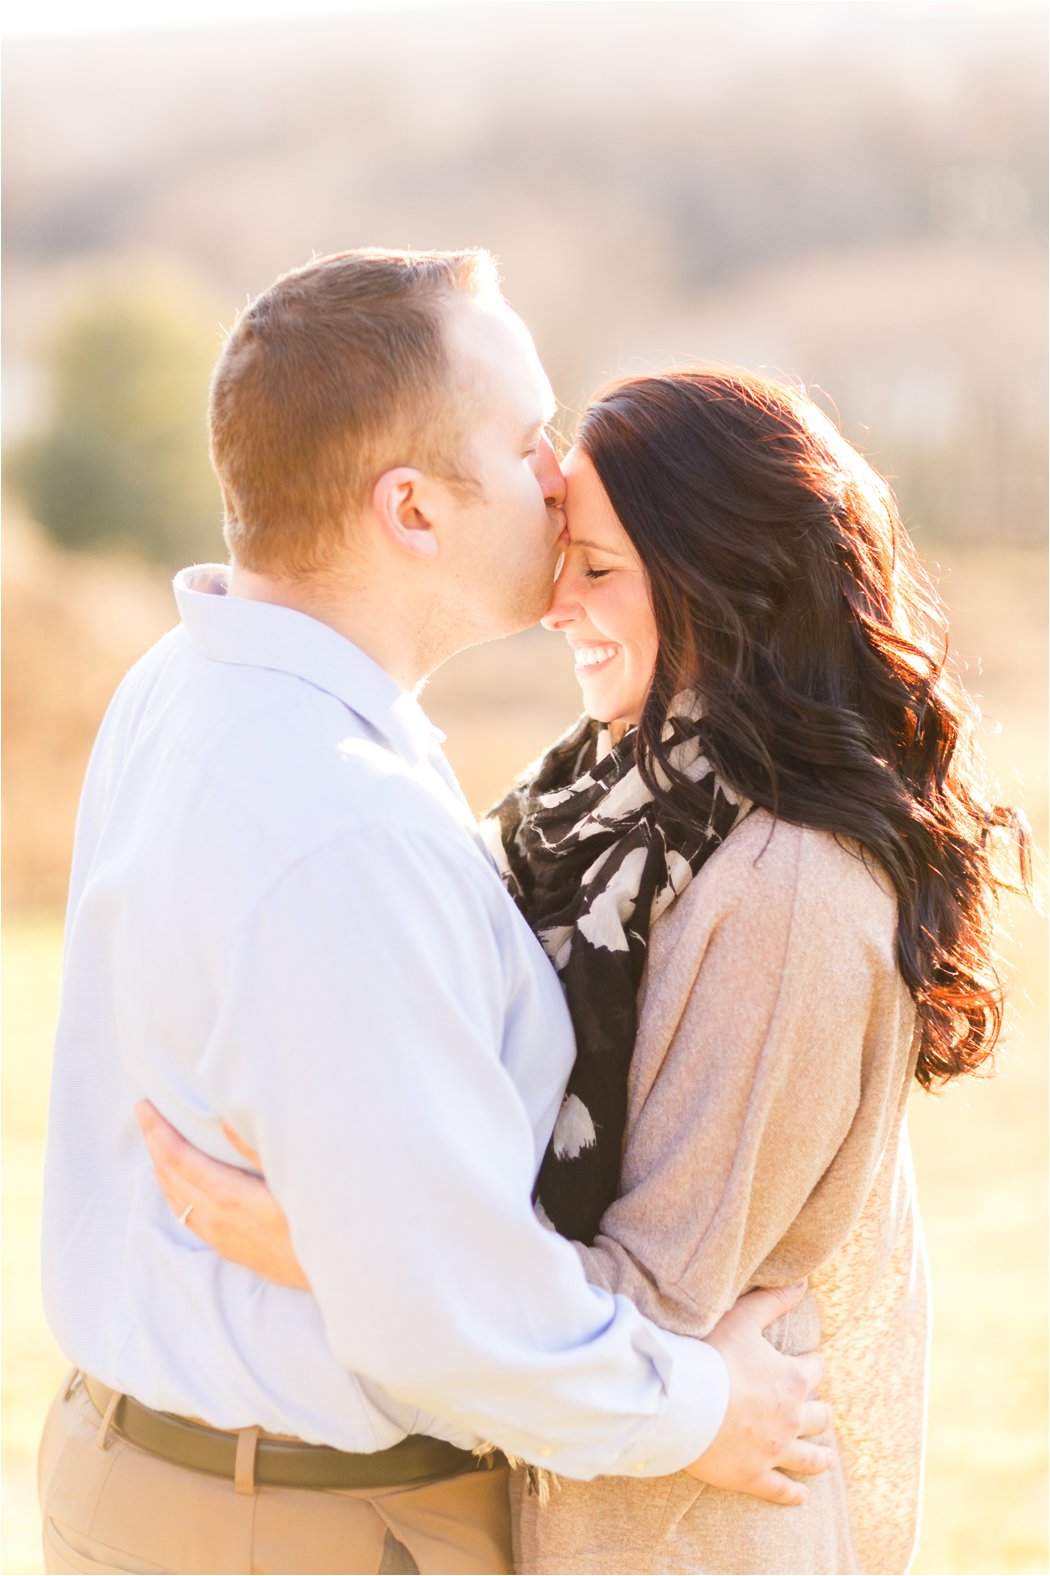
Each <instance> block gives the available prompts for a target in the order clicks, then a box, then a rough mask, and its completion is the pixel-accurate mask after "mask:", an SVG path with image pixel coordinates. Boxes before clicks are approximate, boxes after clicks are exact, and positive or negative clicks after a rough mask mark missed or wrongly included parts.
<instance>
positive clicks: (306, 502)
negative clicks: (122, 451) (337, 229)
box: [208, 248, 499, 577]
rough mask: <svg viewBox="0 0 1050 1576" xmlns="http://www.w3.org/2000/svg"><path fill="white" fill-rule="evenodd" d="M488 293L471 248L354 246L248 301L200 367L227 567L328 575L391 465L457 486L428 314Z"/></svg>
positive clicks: (461, 403) (442, 370)
mask: <svg viewBox="0 0 1050 1576" xmlns="http://www.w3.org/2000/svg"><path fill="white" fill-rule="evenodd" d="M498 290H499V275H498V272H497V268H496V264H495V262H494V260H493V259H492V257H491V256H490V255H489V254H488V253H487V252H485V251H481V250H469V251H461V252H408V251H380V250H376V249H372V248H369V249H363V250H357V251H351V252H340V253H336V254H333V255H332V256H329V257H320V258H317V259H315V260H314V261H313V262H310V263H307V264H306V265H305V266H304V267H302V268H297V269H293V270H292V271H291V272H290V273H287V274H283V275H282V276H281V277H280V278H279V279H277V280H276V281H275V283H274V284H272V285H271V286H270V288H269V289H268V290H266V291H265V292H264V293H263V294H262V295H261V296H259V297H258V299H257V300H255V301H253V302H252V304H251V306H249V307H248V308H247V309H246V310H245V311H244V312H243V313H242V314H241V315H240V317H239V318H238V320H237V323H236V325H235V326H234V328H233V329H232V331H231V333H230V335H229V337H228V339H227V341H226V345H225V348H224V349H223V352H222V355H221V356H220V358H219V362H218V365H217V366H216V368H215V372H214V374H213V377H212V384H211V399H210V405H209V413H208V414H209V428H210V435H211V459H212V464H213V466H214V468H215V473H216V475H217V477H218V479H219V486H220V488H221V490H222V498H223V507H224V510H225V537H226V544H227V546H228V548H229V550H230V552H231V554H232V556H233V558H234V559H235V560H236V562H237V563H239V564H241V565H243V566H244V568H246V569H250V570H254V571H256V572H257V573H263V574H280V575H282V576H293V577H297V576H303V575H307V574H310V573H313V572H315V571H318V570H323V569H326V568H328V567H330V566H331V564H332V562H333V560H334V559H335V557H336V556H337V554H338V553H339V551H340V549H342V548H344V547H345V546H346V545H347V543H348V542H349V541H350V540H351V529H352V525H353V522H354V519H355V518H356V517H357V515H358V513H359V511H360V510H361V508H362V506H363V505H364V503H365V502H366V500H367V498H368V496H369V493H370V491H371V488H372V486H373V485H374V483H375V481H376V479H377V478H378V477H379V476H380V475H382V473H383V471H384V470H388V469H390V468H391V467H392V466H395V465H414V466H418V467H419V468H420V469H425V470H430V471H434V472H437V473H438V474H440V475H442V476H444V477H445V478H446V479H448V480H450V481H453V482H464V481H467V480H468V478H466V477H464V476H463V475H461V471H462V465H461V458H460V452H459V451H460V449H461V447H462V443H463V433H462V431H461V430H460V429H461V426H462V424H463V421H464V419H465V414H466V413H465V409H464V407H465V404H466V401H465V391H464V389H463V386H462V384H461V383H460V381H459V379H458V377H457V373H456V369H455V367H454V366H452V364H451V362H450V360H449V356H448V351H447V348H446V334H445V324H444V320H443V306H444V304H445V303H447V301H448V299H449V297H450V296H452V295H453V294H454V293H457V292H459V293H465V294H474V295H480V294H484V293H487V292H489V291H492V292H498Z"/></svg>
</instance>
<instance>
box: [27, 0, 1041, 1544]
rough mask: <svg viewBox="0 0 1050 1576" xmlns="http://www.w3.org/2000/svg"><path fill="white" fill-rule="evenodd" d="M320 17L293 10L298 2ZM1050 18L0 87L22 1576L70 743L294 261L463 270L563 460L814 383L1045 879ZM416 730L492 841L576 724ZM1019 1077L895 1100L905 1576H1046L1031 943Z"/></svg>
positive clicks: (446, 31) (444, 21) (755, 15)
mask: <svg viewBox="0 0 1050 1576" xmlns="http://www.w3.org/2000/svg"><path fill="white" fill-rule="evenodd" d="M304 9H308V7H304ZM1046 56H1047V20H1046V13H1045V9H1044V7H1043V6H1042V5H1039V4H1014V3H1011V0H979V3H967V4H956V3H952V0H937V3H925V0H912V3H909V4H900V5H890V4H882V3H881V0H864V3H849V0H823V3H814V4H809V3H800V0H779V3H762V0H703V3H691V0H680V3H663V0H644V3H640V4H636V3H633V0H622V3H607V0H557V3H544V0H534V3H528V0H507V3H500V0H482V3H475V4H442V3H431V4H429V5H420V6H412V5H407V6H400V5H399V6H386V7H384V6H382V5H381V4H373V5H367V4H364V5H359V6H356V7H355V6H352V5H349V4H348V6H347V14H346V15H344V16H339V17H327V18H324V19H310V18H309V17H308V16H307V17H299V18H297V19H296V20H295V21H294V23H293V22H284V23H281V22H268V23H265V24H263V23H253V24H242V25H237V26H226V27H220V26H210V27H204V26H201V27H192V28H191V27H182V28H180V27H173V28H170V29H166V30H164V31H155V32H149V31H139V32H122V33H99V34H98V35H95V36H81V37H64V38H63V37H56V38H47V39H44V38H39V39H31V38H24V39H22V38H20V39H11V40H10V41H9V42H8V43H7V46H6V50H5V64H4V83H3V86H4V112H3V113H4V127H3V129H4V132H5V138H4V215H3V217H4V221H5V226H6V229H5V241H6V245H5V256H4V285H5V290H6V305H7V312H6V319H5V329H6V332H5V341H4V357H5V361H4V395H5V403H4V411H5V418H6V419H5V462H6V463H5V475H6V484H5V528H4V591H3V596H4V607H3V615H4V619H3V648H4V649H3V655H4V669H3V717H4V752H5V753H4V822H3V859H4V872H5V883H4V914H5V926H4V950H5V960H6V985H7V990H6V993H5V1012H4V1017H5V1042H6V1043H5V1060H4V1097H5V1098H4V1130H5V1146H4V1185H5V1205H4V1245H3V1252H4V1271H5V1274H4V1360H5V1361H4V1368H5V1377H4V1405H5V1460H6V1472H7V1485H8V1493H7V1494H6V1495H5V1498H4V1512H3V1514H4V1568H5V1569H7V1570H14V1571H32V1570H38V1569H40V1565H39V1547H38V1541H39V1540H38V1535H37V1526H36V1510H35V1494H34V1489H33V1481H32V1480H33V1452H34V1449H35V1442H36V1437H37V1435H38V1433H39V1428H40V1424H41V1421H42V1415H43V1411H44V1409H45V1408H46V1405H47V1402H48V1400H49V1396H50V1392H51V1390H52V1389H53V1388H54V1385H55V1384H56V1383H57V1381H58V1378H59V1376H60V1374H61V1371H62V1360H61V1358H60V1356H59V1354H58V1353H57V1352H56V1351H55V1349H54V1346H53V1344H52V1342H51V1339H50V1336H49V1335H48V1333H47V1330H46V1327H45V1326H44V1324H43V1321H42V1317H41V1313H40V1304H39V1294H38V1291H37V1284H36V1283H37V1259H36V1236H37V1230H38V1220H39V1169H40V1146H41V1141H42V1132H43V1122H44V1106H45V1102H46V1090H47V1079H48V1062H49V1055H50V1037H51V1032H52V1027H53V1018H54V1008H55V999H56V992H57V983H58V972H59V950H60V942H61V918H62V905H63V901H64V895H65V884H66V879H67V875H68V861H69V853H70V848H71V841H72V828H73V821H74V816H75V807H76V798H77V794H78V791H79V786H80V779H81V776H82V772H83V768H84V764H85V761H86V757H87V752H88V749H89V747H90V742H91V738H92V736H93V734H94V731H95V729H96V727H97V725H98V721H99V719H100V717H101V714H102V711H103V709H104V707H105V704H106V702H107V700H108V698H109V694H110V693H111V691H112V688H113V686H114V685H115V683H116V682H117V680H118V679H119V677H120V675H121V673H122V672H123V670H124V669H125V668H126V666H128V665H129V664H130V662H132V661H133V660H134V659H135V658H136V657H137V656H138V655H139V653H140V652H141V651H142V650H144V649H145V647H146V646H147V645H148V644H149V643H150V642H151V641H152V640H153V639H154V638H155V637H156V636H157V635H158V634H159V633H161V632H162V631H163V630H164V629H165V628H166V627H167V626H168V625H169V624H170V623H171V622H172V619H173V605H172V603H171V599H170V592H169V590H168V587H167V580H168V579H169V578H170V573H171V571H172V570H173V569H174V568H177V567H178V566H179V565H180V564H181V563H183V562H188V561H191V560H192V559H195V558H209V557H221V556H223V548H222V542H221V535H220V515H219V506H218V494H217V489H216V487H215V484H214V482H213V480H212V478H211V474H210V471H209V470H208V466H207V459H206V439H205V431H204V406H205V400H206V390H207V376H208V370H209V368H210V365H211V364H212V362H213V361H214V359H215V357H216V355H217V353H218V350H219V347H220V344H221V335H222V325H223V324H226V325H228V324H230V322H231V321H232V319H233V317H234V316H235V314H236V312H237V310H238V308H239V307H240V306H241V305H242V304H244V303H245V302H246V301H247V300H248V299H249V298H250V297H251V296H253V295H255V294H256V293H257V292H258V291H260V290H261V289H263V288H265V286H266V285H268V284H269V283H270V281H271V280H272V279H273V277H274V276H275V275H276V274H277V273H279V272H281V271H283V270H284V269H285V268H287V267H290V266H292V265H294V264H296V263H299V262H302V261H304V260H306V259H307V258H308V257H309V256H310V255H311V254H312V253H314V252H318V253H321V252H326V251H333V250H340V249H343V248H345V247H348V246H356V245H391V246H401V245H404V246H420V247H456V246H463V245H484V246H487V247H489V248H490V249H492V250H493V251H495V252H496V253H497V255H498V256H499V257H500V259H501V261H502V265H503V271H504V277H505V283H506V291H507V295H508V297H509V299H510V300H511V302H512V304H513V305H514V306H515V307H516V308H517V309H518V310H519V311H520V312H521V313H522V315H523V316H524V317H525V318H526V320H527V321H528V323H529V324H530V326H531V327H532V329H533V331H534V333H535V336H536V340H537V343H538V345H539V348H540V352H541V355H542V357H543V359H544V362H545V364H546V366H547V368H548V371H549V372H550V374H551V377H552V380H553V382H554V385H555V388H556V390H557V391H558V393H559V395H560V397H561V399H562V400H563V402H564V411H563V413H562V416H561V418H560V420H561V425H562V427H563V430H564V432H565V434H566V435H567V434H569V433H570V432H571V429H572V424H573V419H574V413H575V412H577V411H578V410H579V408H580V407H581V405H582V403H583V401H584V400H585V399H586V396H587V393H588V391H589V390H590V389H591V388H592V387H593V386H594V385H595V384H597V383H598V382H600V381H601V380H602V379H603V378H604V377H606V376H608V375H610V374H614V373H617V372H622V371H629V370H636V369H642V368H650V367H658V366H662V365H665V364H667V363H669V362H672V361H679V362H681V361H685V360H689V359H694V358H702V359H705V360H710V359H716V360H722V361H728V362H732V363H737V364H742V365H745V366H749V367H754V368H764V369H766V370H768V371H772V372H779V373H783V374H785V375H789V376H792V377H795V378H799V379H801V380H802V381H804V383H805V384H806V385H807V386H808V387H809V388H811V389H813V390H817V391H821V392H820V397H821V399H822V400H823V402H824V403H825V404H826V405H828V406H829V407H830V408H831V409H833V410H834V411H836V412H837V414H838V418H839V420H840V422H841V424H842V426H843V428H844V430H845V431H846V433H847V435H848V436H849V437H850V438H851V439H852V440H853V441H854V442H856V443H857V444H858V445H859V446H860V447H861V448H862V449H863V450H864V451H865V452H866V453H867V454H868V455H869V456H870V457H871V458H872V459H873V460H874V462H875V464H876V465H877V466H878V467H879V468H880V469H881V470H883V471H884V472H885V473H886V474H888V475H890V476H891V477H892V478H893V481H894V485H895V487H896V490H897V493H898V496H899V498H900V501H901V504H902V508H903V512H904V515H905V518H906V520H907V521H908V523H909V525H910V527H911V529H912V530H913V533H914V535H915V537H916V540H917V542H918V544H919V547H920V549H921V551H922V552H923V553H924V555H925V557H926V558H927V561H928V562H930V563H931V564H932V565H933V566H934V569H935V573H936V575H937V577H938V579H939V581H940V583H941V587H942V590H943V593H944V595H945V598H946V600H947V602H948V604H949V607H950V608H951V610H952V614H953V620H954V630H955V642H956V654H957V658H958V660H959V662H960V663H961V664H962V665H963V667H964V668H965V670H966V674H967V678H968V681H969V683H970V684H971V687H972V688H974V689H975V690H976V692H977V693H978V694H979V696H980V698H981V701H982V705H983V708H984V711H985V714H986V719H987V730H986V731H987V747H988V752H989V757H990V760H991V764H992V768H993V770H994V772H995V773H996V774H997V775H998V777H999V779H1000V782H1001V786H1002V789H1003V791H1004V792H1005V793H1006V794H1007V795H1009V796H1011V797H1012V798H1014V799H1020V800H1021V801H1022V802H1023V803H1024V804H1025V806H1026V808H1027V811H1028V814H1029V816H1030V818H1031V819H1032V821H1033V824H1034V826H1035V829H1036V835H1037V838H1038V840H1039V842H1040V844H1041V846H1043V847H1045V846H1046V818H1047V789H1046V742H1045V740H1046V733H1045V719H1046V644H1045V636H1046V505H1047V500H1046V432H1047V376H1046V373H1047V368H1046V347H1047V291H1046V283H1047V273H1046V234H1047V214H1046V190H1047V187H1046V147H1047V138H1046V129H1047V117H1046V92H1047V72H1046V64H1047V60H1046ZM425 703H426V705H427V708H428V710H429V711H430V713H431V715H432V716H433V717H434V720H435V721H436V722H438V723H439V724H440V725H441V726H442V727H444V728H445V729H446V730H447V731H448V734H449V753H450V755H451V758H452V760H453V763H454V765H455V766H456V768H457V770H458V771H459V773H460V776H461V778H462V780H463V782H464V785H465V787H466V789H467V792H468V795H469V796H470V798H471V800H472V802H473V803H474V804H475V805H476V806H478V807H479V808H482V807H483V806H484V805H485V804H486V803H487V802H489V801H490V800H491V798H492V797H493V796H494V795H495V793H496V792H497V791H498V789H499V788H500V787H501V786H502V785H503V784H504V783H505V782H507V781H508V780H509V778H510V777H511V776H512V775H513V773H514V772H515V771H516V770H517V769H518V768H519V767H520V766H521V765H522V764H523V762H524V761H526V760H527V759H529V758H530V756H531V755H533V754H534V753H535V752H536V751H537V750H538V749H539V748H540V747H541V746H542V744H543V743H544V742H545V741H546V740H547V739H549V738H550V737H551V736H552V735H553V734H554V733H555V732H556V731H558V730H560V729H561V728H562V727H563V726H564V725H566V724H567V723H568V722H569V721H570V720H571V719H572V717H573V716H574V715H575V713H576V710H577V708H578V692H577V689H576V686H575V683H574V681H573V679H572V677H571V675H570V673H569V671H568V668H567V666H566V663H565V658H564V654H563V651H562V649H561V643H560V642H558V641H556V640H554V639H552V638H551V637H549V636H546V635H545V634H544V633H543V632H542V631H532V632H530V633H528V634H526V635H523V636H519V637H517V638H515V639H514V640H510V641H504V642H501V643H499V644H497V645H495V646H490V647H486V648H480V649H478V650H476V651H474V652H470V653H467V654H465V655H464V656H462V657H460V658H457V659H456V660H455V661H454V662H452V663H450V664H449V665H448V666H447V667H446V668H445V669H443V670H442V672H441V673H440V674H439V675H438V676H437V677H436V678H435V679H434V680H433V681H432V683H431V685H430V686H429V688H428V690H427V692H426V696H425ZM1006 917H1007V922H1008V926H1007V928H1008V930H1009V932H1010V937H1009V940H1008V942H1007V962H1008V967H1009V969H1010V972H1011V977H1012V978H1013V980H1014V997H1015V1006H1014V1011H1013V1020H1012V1023H1011V1028H1010V1033H1009V1037H1008V1042H1007V1047H1006V1050H1005V1052H1004V1054H1003V1056H1002V1058H1001V1066H1000V1071H999V1074H998V1076H997V1077H996V1078H995V1079H994V1080H992V1081H989V1082H987V1083H984V1084H976V1083H975V1084H974V1085H973V1086H972V1087H970V1088H967V1089H960V1090H953V1091H952V1092H951V1093H950V1094H949V1095H948V1096H947V1097H946V1098H945V1099H943V1100H936V1101H935V1100H930V1099H919V1098H918V1097H917V1098H916V1102H915V1109H914V1116H913V1130H914V1136H915V1142H916V1149H917V1164H918V1167H919V1171H920V1187H921V1190H922V1195H923V1199H924V1203H925V1215H926V1222H927V1230H928V1236H929V1241H930V1254H931V1259H932V1265H933V1273H934V1283H935V1289H936V1293H937V1323H936V1330H935V1342H934V1374H933V1391H932V1398H931V1440H930V1451H929V1462H928V1472H927V1486H926V1501H925V1503H926V1512H925V1520H924V1527H923V1537H922V1544H921V1547H920V1553H919V1558H918V1561H917V1563H916V1566H915V1569H916V1570H919V1571H925V1572H935V1571H936V1572H948V1571H951V1572H956V1571H958V1572H978V1571H1002V1572H1006V1571H1011V1572H1012V1571H1036V1570H1044V1569H1046V1563H1047V1549H1046V1508H1045V1438H1046V1434H1045V1424H1046V1407H1045V1401H1046V1367H1047V1364H1046V1342H1045V1324H1046V1312H1047V1306H1046V1305H1047V1298H1046V1252H1045V1245H1046V1236H1047V1233H1046V1209H1045V1177H1046V1120H1045V1113H1046V1054H1045V1050H1046V1042H1045V1032H1046V1009H1047V989H1046V976H1045V938H1044V933H1043V927H1042V925H1041V923H1040V922H1039V920H1038V918H1037V916H1035V914H1034V913H1033V911H1032V910H1031V909H1029V908H1028V907H1027V906H1025V905H1024V904H1022V903H1018V904H1014V905H1011V906H1010V908H1009V910H1008V913H1007V916H1006Z"/></svg>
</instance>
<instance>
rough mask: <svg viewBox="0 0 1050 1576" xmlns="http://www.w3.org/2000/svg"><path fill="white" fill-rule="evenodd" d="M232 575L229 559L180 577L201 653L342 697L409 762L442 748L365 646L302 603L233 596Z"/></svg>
mask: <svg viewBox="0 0 1050 1576" xmlns="http://www.w3.org/2000/svg"><path fill="white" fill-rule="evenodd" d="M228 577H229V570H228V569H227V568H226V567H224V566H223V565H221V564H195V565H194V566H193V567H192V568H190V569H180V571H179V573H178V574H177V575H176V576H175V579H174V581H173V582H172V584H173V587H174V591H175V601H176V603H177V605H178V609H179V614H180V617H181V619H182V623H183V627H184V629H185V630H186V634H187V636H188V637H189V641H190V644H191V645H192V646H193V648H194V650H195V651H198V652H200V654H201V656H203V657H208V658H210V659H211V660H212V661H213V662H229V663H234V664H237V665H240V666H243V667H255V668H269V669H271V670H272V671H273V672H276V673H291V674H294V675H295V677H297V678H300V679H304V680H305V681H306V682H307V683H308V684H313V685H315V686H316V687H317V688H318V689H322V690H325V691H326V692H327V693H328V694H329V695H334V696H335V697H336V698H337V699H338V700H340V701H342V703H343V705H344V706H348V707H349V708H350V710H351V711H353V712H355V713H356V714H357V715H358V716H359V717H362V718H363V719H364V721H365V722H367V723H369V724H370V726H371V727H373V728H374V729H375V730H376V732H377V733H379V734H380V735H381V736H382V737H383V738H385V739H386V740H388V742H389V743H390V744H392V745H393V747H394V748H395V749H396V750H397V752H398V754H399V755H402V756H403V757H404V758H405V759H406V760H408V761H412V762H414V761H418V760H420V759H421V758H422V757H424V756H428V755H433V754H434V753H435V751H438V750H440V748H441V745H442V744H444V742H445V736H444V734H443V733H441V732H440V730H439V729H437V728H435V727H434V725H433V723H432V722H431V721H430V719H429V718H428V717H427V715H426V713H425V712H424V710H423V708H422V707H421V706H420V704H419V702H418V701H417V700H416V699H415V697H414V696H413V695H410V694H409V693H408V691H407V690H403V689H402V688H401V686H400V685H399V684H398V683H397V682H396V680H395V679H392V678H391V676H390V674H389V673H387V672H386V671H385V670H384V669H383V668H381V667H380V666H379V664H378V663H377V662H373V661H372V658H371V657H369V656H366V655H365V653H364V652H363V651H362V650H361V649H360V647H359V646H355V645H354V644H353V642H352V641H350V640H347V639H346V638H345V636H343V635H340V634H337V633H336V631H335V630H334V629H330V628H329V626H328V625H327V624H322V623H320V621H319V620H318V619H316V618H311V617H310V616H309V615H308V614H306V613H297V612H296V611H295V610H294V608H290V607H275V606H274V605H273V604H272V603H270V602H255V601H251V600H249V599H248V598H246V597H231V596H227V594H226V588H227V582H228Z"/></svg>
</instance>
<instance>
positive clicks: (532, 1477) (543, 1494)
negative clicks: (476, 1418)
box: [472, 1444, 561, 1510]
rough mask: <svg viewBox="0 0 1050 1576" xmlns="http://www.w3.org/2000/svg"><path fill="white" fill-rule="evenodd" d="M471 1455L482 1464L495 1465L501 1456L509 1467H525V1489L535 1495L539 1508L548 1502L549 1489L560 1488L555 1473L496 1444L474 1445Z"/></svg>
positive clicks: (489, 1466) (545, 1506)
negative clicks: (535, 1465) (534, 1464)
mask: <svg viewBox="0 0 1050 1576" xmlns="http://www.w3.org/2000/svg"><path fill="white" fill-rule="evenodd" d="M472 1454H473V1455H475V1456H477V1458H478V1460H479V1461H480V1462H481V1464H482V1466H484V1467H488V1468H490V1469H491V1468H492V1467H494V1466H495V1465H496V1458H497V1456H501V1455H502V1456H503V1457H504V1459H505V1460H506V1463H507V1465H508V1466H509V1467H513V1468H514V1469H515V1470H518V1469H520V1468H521V1467H524V1468H525V1485H526V1488H525V1491H526V1493H527V1494H529V1495H535V1497H536V1499H537V1500H538V1502H539V1507H540V1509H541V1510H546V1508H547V1506H548V1505H549V1504H550V1498H551V1490H552V1489H559V1490H560V1488H561V1483H560V1481H559V1479H558V1477H557V1475H556V1474H555V1473H553V1472H548V1471H547V1470H546V1468H544V1467H534V1466H533V1465H532V1462H531V1461H524V1460H522V1458H521V1456H512V1455H511V1454H510V1452H509V1451H507V1450H501V1449H500V1448H499V1446H498V1445H493V1444H484V1445H475V1446H474V1449H473V1452H472Z"/></svg>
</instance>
